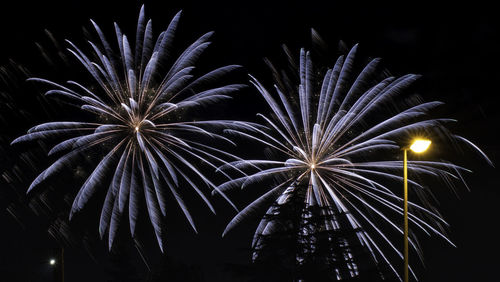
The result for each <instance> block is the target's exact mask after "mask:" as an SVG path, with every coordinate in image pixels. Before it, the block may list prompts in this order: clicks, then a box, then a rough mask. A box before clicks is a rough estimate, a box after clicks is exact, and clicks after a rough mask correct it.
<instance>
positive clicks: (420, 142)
mask: <svg viewBox="0 0 500 282" xmlns="http://www.w3.org/2000/svg"><path fill="white" fill-rule="evenodd" d="M431 143H432V142H431V140H427V139H416V140H415V141H413V143H412V144H411V146H410V150H412V151H413V152H415V153H422V152H425V151H426V150H427V149H428V148H429V146H430V145H431Z"/></svg>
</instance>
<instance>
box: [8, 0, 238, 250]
mask: <svg viewBox="0 0 500 282" xmlns="http://www.w3.org/2000/svg"><path fill="white" fill-rule="evenodd" d="M180 15H181V13H180V12H179V13H177V14H176V15H175V16H174V18H173V19H172V21H171V22H170V24H169V26H168V28H167V29H166V30H164V31H163V32H161V33H160V35H159V36H158V37H157V38H156V40H155V39H154V37H153V31H152V23H151V20H148V19H146V17H145V14H144V6H143V7H142V8H141V10H140V14H139V19H138V24H137V33H136V39H135V46H133V45H132V44H131V42H130V41H129V38H128V37H127V36H126V35H125V34H123V33H122V31H121V30H120V28H119V26H118V25H117V24H116V23H115V25H114V27H115V34H116V40H117V46H118V49H119V53H115V52H114V51H113V48H112V44H111V43H110V41H108V40H107V39H106V37H105V35H104V33H103V32H102V31H101V28H100V27H99V26H98V25H97V24H96V23H95V22H93V21H91V22H92V25H93V27H94V29H95V31H96V33H97V35H98V38H99V42H97V43H95V42H91V41H89V42H88V43H89V45H90V47H91V49H92V51H93V52H92V55H88V53H85V52H84V51H82V50H81V49H80V48H78V47H77V46H76V45H75V44H73V43H72V42H71V41H69V40H67V43H68V44H69V46H70V47H69V48H68V51H69V52H70V53H71V54H72V55H74V57H75V58H76V59H77V60H78V61H79V62H80V63H81V65H83V66H84V67H85V69H86V70H87V71H88V73H89V74H90V75H91V76H92V78H93V80H94V82H95V83H96V85H89V86H85V85H82V84H80V83H78V82H76V81H68V82H67V84H66V85H62V84H59V83H56V82H52V81H49V80H46V79H43V78H31V79H30V80H31V81H35V82H40V83H43V84H46V85H48V86H50V90H48V91H47V92H46V95H54V96H57V97H58V98H60V99H62V100H65V101H70V102H71V104H75V105H78V106H79V107H80V109H82V110H84V111H87V112H90V113H91V114H93V115H94V120H93V121H91V122H86V121H56V122H48V123H44V124H40V125H37V126H35V127H33V128H31V129H30V130H29V131H28V133H27V134H26V135H23V136H21V137H19V138H17V139H16V140H14V141H13V142H12V144H17V143H21V142H28V141H34V140H47V141H52V142H54V141H56V140H58V141H57V142H58V143H57V144H56V145H55V146H54V147H53V148H52V149H51V150H50V153H49V155H58V157H57V160H56V161H54V163H53V164H52V165H50V166H49V167H48V168H47V169H46V170H44V171H43V172H42V173H41V174H40V175H39V176H38V177H37V178H36V179H35V180H34V181H33V182H32V184H31V186H30V187H29V189H28V192H30V191H32V190H33V189H34V188H36V187H38V186H40V185H41V184H42V183H43V182H44V181H46V180H47V179H49V178H50V177H52V176H54V175H55V174H57V173H60V172H61V171H62V170H63V169H64V168H66V167H72V166H73V165H74V164H75V163H76V162H77V161H78V160H79V158H80V157H81V155H82V154H84V153H85V154H91V155H93V156H98V163H97V164H96V166H95V168H94V169H93V171H92V173H90V175H89V176H88V178H87V179H86V181H85V182H84V183H83V185H82V186H81V187H80V189H79V192H78V194H77V195H76V197H75V199H74V202H73V205H72V208H71V213H70V218H71V217H72V216H73V215H74V214H75V213H78V212H79V211H80V210H82V209H83V208H84V206H85V205H86V203H87V202H88V201H89V199H90V198H91V197H92V196H93V195H94V194H95V193H96V191H97V190H99V189H100V188H102V187H101V186H102V185H103V183H109V187H108V190H107V194H106V197H105V201H104V205H103V208H102V212H101V218H100V223H99V232H100V235H101V237H104V236H105V235H106V232H107V234H108V242H109V248H110V249H111V247H112V245H113V240H114V238H115V235H116V233H117V229H118V226H119V222H120V219H121V217H122V215H123V214H124V213H125V212H126V213H128V217H129V222H130V232H131V234H132V236H134V235H135V227H136V222H137V219H138V212H139V209H140V206H141V203H140V199H141V198H142V197H144V198H145V200H146V201H145V202H146V209H147V211H148V215H149V218H150V220H151V223H152V225H153V228H154V231H155V235H156V238H157V241H158V244H159V246H160V249H161V250H162V251H163V247H164V245H163V240H164V234H165V227H164V222H163V221H164V217H165V216H166V197H167V194H168V193H169V191H170V193H172V196H173V197H174V198H175V200H176V201H177V203H178V204H179V207H180V208H181V210H182V212H183V213H184V215H185V217H186V219H187V220H188V221H189V223H190V225H191V227H192V228H193V230H194V231H195V232H196V227H195V224H194V221H193V218H192V216H191V214H190V212H189V209H188V208H187V207H186V205H185V203H184V201H183V199H182V197H181V190H182V189H183V186H190V187H191V188H192V189H193V190H194V191H195V192H196V193H197V194H198V195H199V196H200V197H201V199H202V200H203V202H205V204H206V205H207V206H208V208H209V209H210V210H211V211H212V212H214V208H213V206H212V204H211V203H210V202H209V200H208V198H207V197H206V196H205V195H204V189H206V188H208V189H212V190H215V191H218V188H217V186H216V185H215V184H214V183H213V182H212V181H211V180H210V178H209V177H207V176H206V175H205V173H204V172H203V171H201V170H200V169H199V168H198V167H197V166H196V165H195V163H198V162H199V163H202V164H203V165H207V166H208V167H209V168H210V167H212V168H216V167H218V166H220V165H221V164H225V163H226V160H238V159H239V158H237V157H236V156H234V155H232V154H230V153H227V152H225V151H223V150H221V149H219V148H217V147H215V146H213V145H208V144H215V143H221V142H223V143H225V144H233V143H232V142H231V141H230V140H229V139H227V138H226V137H224V136H222V135H221V134H219V133H217V132H216V130H212V129H217V130H219V129H220V128H230V129H235V130H238V129H239V128H241V126H242V124H243V123H240V122H237V121H230V120H202V121H191V120H189V119H183V117H182V115H181V111H185V110H187V109H190V108H193V107H199V106H209V105H211V104H213V103H215V102H218V101H221V100H225V99H228V98H230V96H229V95H230V94H231V93H233V92H235V91H237V90H239V89H240V88H242V87H244V85H242V84H229V85H225V86H222V87H218V88H211V89H206V90H202V91H199V90H198V89H200V88H202V87H203V85H204V84H205V83H206V82H209V81H214V80H215V81H217V80H218V79H219V78H221V77H222V76H224V75H226V74H228V73H230V72H232V71H234V70H235V69H237V68H239V66H236V65H229V66H223V67H220V68H217V69H215V70H213V71H210V72H208V73H206V74H204V75H201V76H198V77H196V76H195V75H193V74H192V72H193V69H194V68H195V63H196V61H197V59H198V57H199V56H200V55H201V54H202V53H203V51H204V50H205V49H206V48H207V47H208V46H209V44H210V42H209V41H208V40H209V38H210V36H211V35H212V32H209V33H206V34H204V35H202V36H201V37H200V38H199V39H197V40H196V41H195V42H194V43H192V44H191V45H190V46H189V47H188V48H186V49H185V50H184V52H183V53H182V54H181V55H180V56H179V57H178V58H177V59H176V60H175V61H174V62H173V64H172V65H171V66H170V68H169V69H167V70H165V71H162V70H163V69H165V64H163V63H164V62H165V61H166V60H169V59H172V58H174V57H173V55H172V52H173V51H172V50H173V47H172V42H173V39H174V34H175V31H176V28H177V25H178V22H179V18H180ZM174 59H175V58H174ZM95 86H97V87H95ZM193 136H195V137H196V138H193ZM200 138H206V139H208V140H210V141H211V142H210V143H205V144H203V143H200V142H197V140H199V139H200ZM213 141H218V142H213ZM219 141H220V142H219ZM102 151H106V153H104V154H102V155H101V152H102ZM109 178H110V181H109V182H105V180H106V179H109ZM200 183H201V184H200ZM205 186H206V187H205ZM141 194H143V195H144V196H141ZM219 194H220V195H222V197H224V198H225V199H226V200H227V201H228V202H229V203H230V204H231V205H232V206H233V207H234V204H232V202H231V201H230V200H229V199H228V198H227V197H226V195H225V194H224V192H222V191H219Z"/></svg>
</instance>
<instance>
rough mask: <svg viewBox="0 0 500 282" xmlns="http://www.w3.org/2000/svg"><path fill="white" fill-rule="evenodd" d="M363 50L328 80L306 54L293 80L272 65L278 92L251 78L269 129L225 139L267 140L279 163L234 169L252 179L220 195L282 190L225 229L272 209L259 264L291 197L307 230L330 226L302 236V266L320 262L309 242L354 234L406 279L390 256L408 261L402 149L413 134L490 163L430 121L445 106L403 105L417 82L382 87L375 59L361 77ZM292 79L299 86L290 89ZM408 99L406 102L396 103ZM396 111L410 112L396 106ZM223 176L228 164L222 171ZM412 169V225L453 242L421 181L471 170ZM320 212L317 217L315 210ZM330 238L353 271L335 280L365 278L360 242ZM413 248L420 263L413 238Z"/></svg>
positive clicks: (391, 80) (391, 81)
mask: <svg viewBox="0 0 500 282" xmlns="http://www.w3.org/2000/svg"><path fill="white" fill-rule="evenodd" d="M357 48H358V47H357V45H356V46H354V47H353V48H352V49H351V50H350V52H348V54H347V55H346V56H340V57H339V58H338V60H337V61H336V63H335V65H334V67H333V68H331V69H328V70H326V72H320V71H318V70H316V69H314V68H313V64H312V60H311V55H310V53H309V52H307V51H305V50H304V49H302V50H301V51H300V62H299V63H298V64H295V63H294V62H291V66H294V65H298V69H296V70H295V73H292V74H289V73H287V72H286V71H281V70H280V71H278V70H277V68H275V67H274V66H272V65H271V69H272V70H273V73H274V78H275V80H276V84H275V87H274V91H270V90H268V89H266V88H265V87H264V86H263V85H262V84H261V83H260V82H259V81H258V80H257V79H255V78H253V77H251V83H252V84H253V85H254V86H255V87H256V89H257V90H258V91H259V92H260V94H261V95H262V97H263V98H264V99H265V101H266V102H267V104H268V105H269V107H270V108H271V111H272V112H271V115H268V116H266V115H262V114H259V116H260V117H261V118H262V119H263V120H264V122H265V125H266V126H267V127H268V130H261V129H258V128H255V127H254V126H252V125H249V126H247V128H246V130H233V129H228V130H227V131H228V132H229V133H232V134H236V135H240V136H243V137H245V138H250V139H251V140H254V141H257V142H260V143H262V144H264V145H265V146H267V147H269V148H270V149H271V150H273V151H274V152H276V153H278V155H280V156H281V157H277V158H275V159H272V160H240V161H234V162H231V165H232V166H234V167H237V168H239V169H243V170H254V172H253V173H249V174H248V175H245V176H242V177H240V178H235V179H233V180H230V181H228V182H226V183H224V184H222V185H221V186H219V188H220V190H222V191H227V190H229V189H232V188H234V187H242V188H243V187H246V186H249V185H251V184H252V183H256V182H261V181H263V180H265V179H274V180H275V181H277V182H278V185H276V186H273V187H272V188H270V189H269V190H268V192H267V193H265V194H264V195H262V196H261V197H259V198H258V199H256V200H255V201H254V202H252V203H251V204H249V205H248V206H247V207H246V208H244V209H243V210H242V211H241V212H240V213H238V214H237V215H236V216H235V217H234V218H233V219H232V220H231V222H230V223H229V224H228V226H227V227H226V230H225V231H224V234H226V233H227V232H228V231H229V230H231V229H232V228H234V226H235V225H237V224H238V223H239V222H241V221H242V220H244V219H245V218H248V217H250V216H251V215H252V214H255V212H256V211H258V210H260V209H261V208H266V207H267V212H266V216H264V217H263V218H262V220H261V221H260V224H259V225H258V227H257V230H256V232H255V235H254V240H253V248H254V249H255V250H256V251H255V252H254V259H257V258H258V256H259V251H258V250H259V248H260V246H261V245H262V244H264V242H263V240H264V239H263V238H266V236H268V235H271V234H272V233H274V232H277V231H278V230H282V228H283V225H286V224H284V223H283V222H280V221H277V220H274V219H273V218H275V216H276V215H277V214H278V213H279V212H280V209H279V207H284V206H285V205H286V204H287V203H289V202H290V199H292V198H293V197H302V199H303V207H304V209H303V212H302V213H303V214H302V221H303V223H304V222H305V221H306V220H307V219H308V218H310V217H311V216H317V217H320V218H321V220H322V221H323V222H322V223H321V224H319V225H315V226H311V225H309V226H308V227H304V228H302V229H301V230H299V231H298V232H299V233H300V234H299V236H298V237H297V238H302V239H303V240H306V241H307V242H306V243H307V244H309V245H310V246H308V247H309V251H305V252H302V253H300V254H297V257H296V262H298V263H299V264H300V263H302V262H304V260H305V259H306V258H307V255H308V254H307V252H310V253H312V255H314V252H315V250H314V248H313V246H311V245H314V244H315V242H314V240H316V239H317V237H314V236H309V235H314V234H319V233H321V232H325V231H331V233H332V234H337V235H338V233H335V231H340V230H343V229H344V230H345V229H350V230H353V232H354V234H355V236H354V240H355V241H356V243H357V244H358V245H359V244H360V245H362V246H363V248H364V249H367V250H368V252H369V254H370V256H371V257H372V258H373V260H375V261H376V263H377V264H379V265H381V264H383V265H386V266H388V267H389V268H390V269H392V271H393V272H394V274H395V275H396V276H398V277H399V275H398V271H396V269H395V267H394V266H393V262H392V259H391V258H394V257H396V258H397V257H400V258H402V253H401V252H400V251H399V248H398V247H397V246H396V245H395V244H394V242H393V239H392V238H395V237H394V236H397V234H403V230H402V228H401V223H402V220H400V219H401V218H402V214H403V210H402V201H403V200H402V198H401V191H402V190H401V189H400V186H401V187H402V181H403V177H402V170H403V162H402V161H400V160H397V159H398V158H397V156H398V155H399V154H401V147H402V145H403V144H404V143H405V142H409V140H410V139H409V138H410V137H411V136H418V135H422V134H424V135H428V136H433V138H434V140H437V139H439V140H446V141H453V142H454V143H462V144H466V145H467V146H469V147H473V149H475V150H477V151H478V152H479V153H480V154H482V155H483V156H484V157H485V158H486V156H485V155H484V154H483V153H482V152H481V151H480V150H479V149H478V148H477V147H476V146H474V145H473V144H472V143H471V142H470V141H468V140H466V139H464V138H463V137H460V136H456V135H453V134H452V133H451V132H449V131H448V130H447V129H446V125H447V123H449V122H451V121H452V120H450V119H444V118H433V117H431V115H430V114H429V113H431V112H432V111H433V110H434V109H436V107H438V106H439V105H441V104H442V103H440V102H427V103H421V102H419V100H418V99H402V98H401V95H402V94H403V93H404V92H407V91H408V90H409V88H410V87H411V85H412V84H413V83H414V82H415V81H416V80H417V79H418V76H417V75H413V74H409V75H404V76H402V77H399V78H395V77H387V76H386V77H385V78H382V79H381V78H379V77H380V75H383V74H384V72H382V71H381V69H380V68H379V63H380V59H373V60H371V61H369V62H368V63H367V64H366V65H364V66H363V68H362V70H361V71H360V72H355V69H356V67H355V54H356V52H357ZM288 54H289V52H288ZM356 74H357V75H356ZM294 79H296V80H298V83H293V81H294ZM273 92H274V94H271V93H273ZM398 98H399V99H400V100H398ZM403 100H404V102H405V103H398V102H401V101H403ZM396 104H403V105H400V106H399V107H396V106H395V105H396ZM486 159H487V158H486ZM226 168H228V165H224V166H222V167H220V169H222V170H224V169H226ZM256 168H257V169H256ZM255 169H256V170H255ZM408 169H409V172H410V175H411V176H412V178H413V180H412V179H410V182H409V183H410V185H411V187H412V188H413V191H412V193H413V194H412V195H415V196H416V197H412V198H411V199H412V200H413V202H411V203H410V215H409V220H410V223H411V224H412V227H413V228H414V229H416V230H420V231H422V232H424V233H426V234H429V235H430V234H436V235H437V236H439V237H442V238H443V239H444V240H446V241H447V242H449V243H450V244H452V243H451V241H450V240H449V239H448V237H447V235H446V234H445V233H444V231H443V228H442V227H444V226H446V225H447V224H446V222H445V221H444V220H443V218H442V217H441V216H440V215H439V214H438V213H437V211H436V210H435V208H434V207H433V201H432V200H431V191H430V190H429V189H428V188H427V187H425V186H424V185H421V184H419V183H418V182H417V181H416V178H417V177H420V176H422V177H434V178H440V179H445V180H446V181H449V180H453V179H458V180H459V181H461V180H462V177H461V173H462V172H464V171H467V169H465V168H463V167H460V166H458V165H455V164H452V163H449V162H446V161H422V160H419V161H410V162H409V167H408ZM398 183H401V185H397V184H398ZM394 184H396V185H394ZM269 206H271V207H269ZM314 209H316V210H317V212H313V210H314ZM318 210H319V211H318ZM321 220H320V221H321ZM400 221H401V222H400ZM306 225H307V224H306ZM391 234H393V235H391ZM335 236H336V235H333V237H335ZM311 238H316V239H311ZM332 240H335V241H334V242H336V244H340V245H342V246H343V248H342V251H341V253H340V254H337V256H336V257H334V258H333V259H334V260H343V261H344V262H345V264H344V265H346V267H347V268H348V271H345V270H342V269H333V271H334V272H335V273H337V274H336V275H337V277H336V279H345V278H350V277H355V276H358V275H359V272H358V267H357V265H356V261H355V258H354V259H353V251H352V249H349V246H348V245H349V244H351V245H352V244H353V242H348V241H347V240H343V241H342V238H340V239H339V238H330V242H333V241H332ZM410 245H411V247H412V248H413V250H414V251H416V252H417V253H418V254H419V255H421V250H420V248H419V245H418V243H417V242H416V238H415V237H413V238H412V239H411V240H410ZM412 273H413V270H412Z"/></svg>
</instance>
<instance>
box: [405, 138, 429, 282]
mask: <svg viewBox="0 0 500 282" xmlns="http://www.w3.org/2000/svg"><path fill="white" fill-rule="evenodd" d="M430 145H431V141H430V140H428V139H415V140H414V141H413V142H412V144H411V145H410V146H409V147H406V148H404V149H403V151H404V161H403V170H404V172H403V175H404V201H403V217H404V232H403V236H404V264H405V265H404V282H408V273H409V268H408V156H407V155H408V149H410V150H412V151H413V152H415V153H422V152H425V151H426V150H427V149H428V148H429V146H430Z"/></svg>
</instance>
